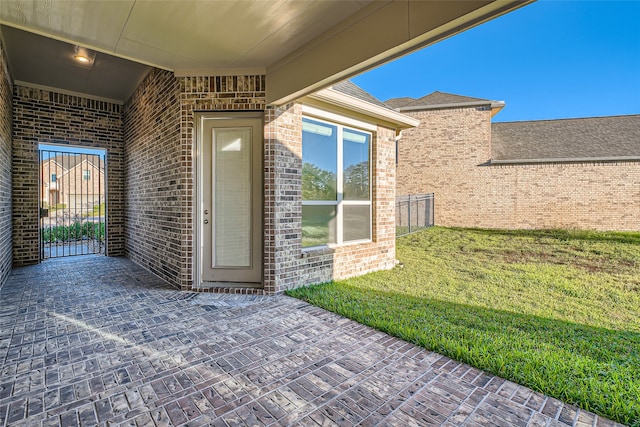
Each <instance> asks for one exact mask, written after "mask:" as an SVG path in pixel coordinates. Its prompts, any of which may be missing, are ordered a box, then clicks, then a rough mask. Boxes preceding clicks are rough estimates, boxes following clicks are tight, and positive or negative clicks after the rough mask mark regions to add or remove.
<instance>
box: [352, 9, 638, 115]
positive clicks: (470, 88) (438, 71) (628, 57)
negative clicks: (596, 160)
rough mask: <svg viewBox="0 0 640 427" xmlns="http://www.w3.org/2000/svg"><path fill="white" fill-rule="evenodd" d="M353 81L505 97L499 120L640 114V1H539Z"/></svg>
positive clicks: (383, 92) (390, 92) (411, 90)
mask: <svg viewBox="0 0 640 427" xmlns="http://www.w3.org/2000/svg"><path fill="white" fill-rule="evenodd" d="M353 82H354V83H356V84H357V85H359V86H360V87H362V88H363V89H364V90H366V91H367V92H369V93H371V94H372V95H374V96H376V97H377V98H379V99H381V100H383V101H385V100H387V99H389V98H395V97H403V96H410V97H413V98H420V97H422V96H424V95H427V94H429V93H431V92H433V91H436V90H437V91H441V92H449V93H455V94H459V95H465V96H472V97H477V98H485V99H491V100H498V101H505V102H506V104H507V105H506V107H505V108H504V109H503V110H502V111H501V112H500V113H499V114H498V115H496V116H495V117H494V118H493V121H494V122H500V121H519V120H539V119H558V118H569V117H592V116H611V115H620V114H640V0H638V1H631V0H628V1H586V0H583V1H566V0H565V1H560V0H555V1H553V0H540V1H538V2H535V3H533V4H530V5H528V6H525V7H523V8H520V9H518V10H516V11H514V12H511V13H508V14H506V15H504V16H502V17H500V18H497V19H494V20H492V21H489V22H487V23H485V24H482V25H480V26H478V27H475V28H473V29H471V30H468V31H466V32H463V33H461V34H458V35H455V36H453V37H451V38H449V39H447V40H444V41H442V42H440V43H436V44H435V45H432V46H429V47H426V48H424V49H422V50H420V51H418V52H414V53H412V54H410V55H407V56H405V57H403V58H400V59H398V60H396V61H394V62H391V63H388V64H385V65H383V66H381V67H378V68H376V69H374V70H371V71H369V72H367V73H365V74H362V75H360V76H357V77H355V78H354V79H353Z"/></svg>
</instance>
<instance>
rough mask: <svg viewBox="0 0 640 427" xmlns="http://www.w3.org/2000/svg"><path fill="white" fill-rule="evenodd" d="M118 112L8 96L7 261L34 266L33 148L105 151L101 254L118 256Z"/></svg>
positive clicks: (55, 98) (40, 93)
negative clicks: (10, 187) (10, 183)
mask: <svg viewBox="0 0 640 427" xmlns="http://www.w3.org/2000/svg"><path fill="white" fill-rule="evenodd" d="M122 138H123V136H122V107H121V106H120V105H118V104H113V103H110V102H105V101H98V100H94V99H88V98H84V97H80V96H75V95H67V94H61V93H57V92H52V91H48V90H43V89H34V88H29V87H24V86H17V85H16V86H15V87H14V95H13V262H14V265H26V264H34V263H37V262H39V259H40V257H39V245H38V176H39V166H38V162H39V159H38V144H39V143H47V144H69V145H75V146H81V147H92V148H103V149H106V151H107V176H108V180H109V182H108V184H107V204H108V223H107V255H110V256H118V255H123V253H124V233H123V232H124V218H123V190H124V181H123V139H122Z"/></svg>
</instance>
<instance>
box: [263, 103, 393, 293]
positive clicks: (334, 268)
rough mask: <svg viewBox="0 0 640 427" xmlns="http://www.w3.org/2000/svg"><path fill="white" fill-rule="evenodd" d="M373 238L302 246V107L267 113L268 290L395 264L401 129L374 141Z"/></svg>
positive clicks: (379, 133)
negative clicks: (397, 150) (319, 246)
mask: <svg viewBox="0 0 640 427" xmlns="http://www.w3.org/2000/svg"><path fill="white" fill-rule="evenodd" d="M372 145H373V150H372V180H373V182H372V187H373V199H372V209H373V236H372V237H373V239H372V242H370V243H360V244H347V245H344V246H340V247H337V248H331V249H330V248H323V249H317V250H313V249H311V250H304V251H303V250H302V109H301V106H300V105H299V104H290V105H287V106H283V107H279V108H273V109H268V110H267V111H266V117H265V292H267V293H274V292H282V291H285V290H287V289H292V288H296V287H299V286H303V285H307V284H312V283H322V282H327V281H330V280H332V279H341V278H346V277H351V276H356V275H359V274H364V273H367V272H371V271H375V270H382V269H389V268H392V267H393V266H394V265H395V167H394V161H395V131H393V130H390V129H385V128H381V127H379V128H378V131H377V132H376V135H375V141H374V143H373V144H372Z"/></svg>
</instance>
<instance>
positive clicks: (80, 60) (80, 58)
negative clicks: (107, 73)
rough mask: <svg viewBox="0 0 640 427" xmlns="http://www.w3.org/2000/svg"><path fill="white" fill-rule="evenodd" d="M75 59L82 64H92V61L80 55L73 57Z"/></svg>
mask: <svg viewBox="0 0 640 427" xmlns="http://www.w3.org/2000/svg"><path fill="white" fill-rule="evenodd" d="M73 59H75V60H76V61H78V62H81V63H83V64H88V63H89V62H91V59H89V58H87V57H86V56H84V55H81V54H78V55H73Z"/></svg>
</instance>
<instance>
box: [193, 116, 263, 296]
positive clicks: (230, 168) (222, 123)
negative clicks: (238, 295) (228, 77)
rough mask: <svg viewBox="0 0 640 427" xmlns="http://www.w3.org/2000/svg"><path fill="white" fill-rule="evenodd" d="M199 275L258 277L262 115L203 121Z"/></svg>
mask: <svg viewBox="0 0 640 427" xmlns="http://www.w3.org/2000/svg"><path fill="white" fill-rule="evenodd" d="M201 129H202V202H203V203H202V212H201V215H200V217H201V219H202V224H201V226H202V261H201V265H202V281H203V282H241V283H248V284H249V283H254V284H257V283H261V282H262V193H263V188H262V174H263V172H262V129H263V127H262V119H261V118H216V119H207V118H205V119H204V120H203V126H202V128H201Z"/></svg>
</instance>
